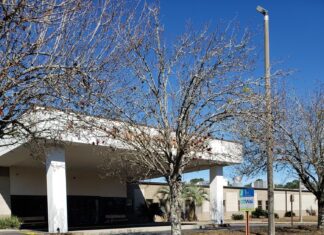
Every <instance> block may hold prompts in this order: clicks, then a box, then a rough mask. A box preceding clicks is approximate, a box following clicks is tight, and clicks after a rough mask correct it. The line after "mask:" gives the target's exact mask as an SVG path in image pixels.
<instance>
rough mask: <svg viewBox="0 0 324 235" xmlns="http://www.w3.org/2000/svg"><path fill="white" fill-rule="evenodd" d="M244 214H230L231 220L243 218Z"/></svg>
mask: <svg viewBox="0 0 324 235" xmlns="http://www.w3.org/2000/svg"><path fill="white" fill-rule="evenodd" d="M243 219H244V215H242V214H232V220H243Z"/></svg>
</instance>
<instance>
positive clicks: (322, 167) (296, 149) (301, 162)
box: [276, 88, 324, 229]
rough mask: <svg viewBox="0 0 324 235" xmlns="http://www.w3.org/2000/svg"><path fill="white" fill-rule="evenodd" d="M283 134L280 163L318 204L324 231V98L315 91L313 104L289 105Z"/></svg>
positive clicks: (291, 103)
mask: <svg viewBox="0 0 324 235" xmlns="http://www.w3.org/2000/svg"><path fill="white" fill-rule="evenodd" d="M277 128H278V131H280V132H282V134H281V135H279V137H281V138H280V139H279V140H281V141H280V143H281V144H279V142H278V148H277V149H276V151H277V155H278V157H277V161H278V162H279V163H280V164H284V165H287V166H289V167H291V168H292V169H293V170H294V171H295V173H296V174H297V175H298V177H299V178H300V179H301V181H302V183H303V184H304V185H305V187H306V188H307V189H308V190H309V191H310V192H312V193H313V194H314V195H315V197H316V199H317V204H318V228H320V229H324V153H323V150H324V148H323V146H324V94H323V90H322V88H320V90H318V91H314V93H313V94H312V96H311V97H309V100H302V101H298V100H294V101H292V102H290V103H289V104H288V107H287V109H286V118H285V119H284V120H283V121H282V122H281V123H279V124H278V127H277Z"/></svg>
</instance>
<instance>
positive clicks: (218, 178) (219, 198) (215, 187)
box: [209, 166, 224, 224]
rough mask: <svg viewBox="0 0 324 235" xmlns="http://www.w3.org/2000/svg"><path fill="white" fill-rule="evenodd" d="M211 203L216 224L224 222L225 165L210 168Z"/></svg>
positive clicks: (211, 213) (212, 216) (212, 215)
mask: <svg viewBox="0 0 324 235" xmlns="http://www.w3.org/2000/svg"><path fill="white" fill-rule="evenodd" d="M209 177H210V183H209V203H210V217H211V220H212V221H213V222H214V223H216V224H221V223H223V222H224V210H223V186H224V179H223V166H213V167H211V168H210V169H209Z"/></svg>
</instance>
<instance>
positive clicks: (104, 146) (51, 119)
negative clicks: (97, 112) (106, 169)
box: [0, 108, 242, 172]
mask: <svg viewBox="0 0 324 235" xmlns="http://www.w3.org/2000/svg"><path fill="white" fill-rule="evenodd" d="M77 115H78V114H75V113H65V112H62V111H59V110H55V109H46V108H37V109H36V111H34V112H31V113H27V114H25V116H24V117H23V118H24V120H23V122H24V123H27V124H26V125H29V126H30V127H31V128H32V129H33V131H34V132H36V133H38V134H37V138H38V139H43V140H42V141H43V142H44V145H45V144H47V145H48V144H53V143H60V144H61V145H64V147H65V151H66V165H67V168H76V169H98V167H100V165H102V164H104V161H105V160H106V159H107V158H109V159H110V160H111V161H110V163H111V164H112V165H111V167H112V168H113V167H116V166H114V165H113V162H114V160H113V159H117V158H118V157H119V156H122V155H123V154H124V153H127V152H130V151H133V150H132V149H130V148H129V147H128V146H125V144H123V143H122V142H120V141H118V140H116V139H113V138H112V137H110V136H107V134H106V133H104V132H101V131H100V130H94V129H92V128H88V127H87V126H85V125H84V124H83V123H82V124H81V123H80V121H79V120H80V117H79V116H78V117H77ZM89 118H91V117H88V116H83V117H82V119H83V120H87V119H89ZM95 120H96V121H97V122H98V123H100V125H106V126H107V128H113V127H114V126H118V125H120V123H121V122H119V121H113V120H107V119H104V118H95ZM91 121H93V119H91ZM71 123H73V125H75V126H76V128H68V126H69V125H71ZM101 123H102V124H101ZM145 128H147V129H148V130H149V131H150V132H152V133H154V128H150V127H145ZM0 142H2V144H1V145H3V146H1V147H0V166H6V167H10V166H25V167H42V166H43V165H44V160H43V159H42V158H37V157H36V158H35V157H33V156H32V155H31V151H32V150H31V149H30V147H29V142H30V140H29V139H27V138H26V139H24V138H21V139H19V140H17V139H5V140H2V141H1V140H0ZM11 143H13V144H11ZM208 144H209V146H210V148H211V151H210V152H209V153H195V155H196V157H194V159H193V160H192V161H191V163H190V164H189V165H188V166H187V168H186V170H185V171H186V172H189V171H197V170H203V169H209V167H210V166H213V165H231V164H238V163H240V162H241V161H242V145H241V144H239V143H235V142H230V141H224V140H217V139H212V140H209V142H208Z"/></svg>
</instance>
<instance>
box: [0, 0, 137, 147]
mask: <svg viewBox="0 0 324 235" xmlns="http://www.w3.org/2000/svg"><path fill="white" fill-rule="evenodd" d="M137 6H138V3H136V2H128V1H109V0H107V1H99V2H98V3H95V2H92V1H82V0H68V1H59V0H35V1H34V0H8V1H6V0H5V1H1V3H0V82H1V87H0V138H2V139H7V140H8V141H7V142H4V141H3V142H2V143H5V144H13V143H14V142H15V141H17V140H19V139H20V138H29V137H31V136H33V135H34V134H33V133H32V131H31V128H30V126H29V125H26V123H22V122H20V120H21V118H22V116H23V114H24V113H25V112H26V111H29V110H32V109H33V108H34V107H35V106H39V105H41V106H52V107H58V108H60V109H65V108H68V109H72V110H76V111H80V110H83V109H84V108H85V107H86V104H87V102H88V101H89V96H91V94H90V93H89V92H88V91H90V88H91V90H92V91H94V90H95V91H96V92H97V93H99V92H103V90H102V87H101V84H102V83H103V82H105V83H109V84H110V85H109V86H110V87H109V86H108V85H106V86H105V88H106V89H108V88H109V93H110V94H113V91H116V90H114V89H113V87H114V83H116V81H115V77H114V76H113V74H114V73H115V71H116V70H117V69H118V68H119V67H120V65H121V64H122V62H121V61H122V58H123V55H124V54H125V53H126V50H125V47H123V45H122V44H121V43H120V42H121V39H120V35H122V34H124V33H122V32H123V31H125V30H127V29H128V28H129V27H130V25H131V24H133V21H134V19H135V17H136V14H137V13H136V11H137V8H136V7H137ZM103 76H104V80H103V79H102V77H103ZM106 94H108V92H106ZM71 101H73V102H71ZM72 103H73V106H71V104H72ZM11 137H15V138H14V139H15V140H13V138H11ZM9 139H11V140H12V141H9Z"/></svg>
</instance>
